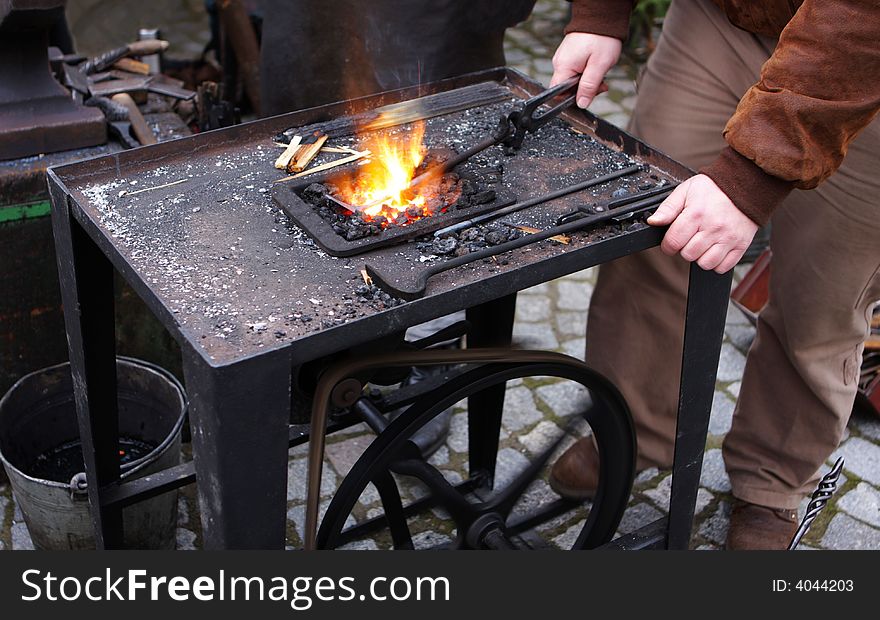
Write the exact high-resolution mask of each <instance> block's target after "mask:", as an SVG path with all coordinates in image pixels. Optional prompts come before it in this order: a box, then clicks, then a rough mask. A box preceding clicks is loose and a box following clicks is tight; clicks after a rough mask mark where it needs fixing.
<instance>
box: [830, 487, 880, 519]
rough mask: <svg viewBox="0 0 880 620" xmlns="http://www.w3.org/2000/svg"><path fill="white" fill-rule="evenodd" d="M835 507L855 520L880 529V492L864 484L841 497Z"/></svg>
mask: <svg viewBox="0 0 880 620" xmlns="http://www.w3.org/2000/svg"><path fill="white" fill-rule="evenodd" d="M837 507H838V508H840V509H841V510H844V511H845V512H848V513H849V514H850V515H852V516H853V517H855V518H856V519H859V520H861V521H864V522H865V523H867V524H869V525H872V526H874V527H877V528H880V492H878V491H877V489H875V488H873V487H871V486H870V485H868V484H865V483H864V482H860V483H859V484H858V486H856V488H855V489H853V490H852V491H850V492H849V493H847V494H846V495H844V496H843V497H841V498H840V499H839V500H838V501H837Z"/></svg>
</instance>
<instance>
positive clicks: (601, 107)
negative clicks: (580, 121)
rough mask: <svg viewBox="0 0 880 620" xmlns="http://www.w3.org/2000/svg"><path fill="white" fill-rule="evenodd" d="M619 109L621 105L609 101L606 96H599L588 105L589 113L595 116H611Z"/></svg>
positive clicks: (611, 100)
mask: <svg viewBox="0 0 880 620" xmlns="http://www.w3.org/2000/svg"><path fill="white" fill-rule="evenodd" d="M620 109H621V105H620V104H619V103H617V102H616V101H614V100H613V99H611V98H610V97H609V96H608V95H607V94H606V95H599V96H598V97H596V98H595V99H593V102H592V103H591V104H590V108H589V111H590V112H592V113H593V114H595V115H596V116H604V115H605V114H611V113H613V112H619V111H620Z"/></svg>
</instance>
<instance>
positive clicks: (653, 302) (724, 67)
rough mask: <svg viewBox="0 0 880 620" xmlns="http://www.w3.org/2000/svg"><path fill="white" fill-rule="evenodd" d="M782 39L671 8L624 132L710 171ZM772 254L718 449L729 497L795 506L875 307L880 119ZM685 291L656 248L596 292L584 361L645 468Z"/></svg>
mask: <svg viewBox="0 0 880 620" xmlns="http://www.w3.org/2000/svg"><path fill="white" fill-rule="evenodd" d="M774 44H775V41H773V40H770V39H765V38H761V37H757V36H755V35H751V34H749V33H747V32H744V31H742V30H739V29H737V28H735V27H734V26H732V25H731V24H730V23H729V22H728V21H727V19H726V18H725V16H724V14H723V13H722V12H721V11H720V10H719V9H718V8H717V7H716V6H715V5H714V4H712V3H711V2H709V0H677V1H676V2H674V3H673V5H672V8H671V10H670V12H669V15H668V17H667V19H666V23H665V25H664V28H663V36H662V38H661V40H660V43H659V45H658V48H657V50H656V52H655V53H654V54H653V56H652V57H651V59H650V61H649V62H648V65H647V68H646V70H645V73H644V75H643V76H642V79H641V82H640V87H639V98H638V104H637V106H636V110H635V113H634V117H633V120H632V123H631V127H630V128H631V130H632V131H633V133H635V134H636V135H637V136H639V137H641V138H642V139H644V140H645V141H646V142H647V143H649V144H651V145H653V146H656V147H657V148H659V149H660V150H662V151H664V152H666V153H668V154H669V155H670V156H672V157H674V158H676V159H678V160H680V161H682V162H683V163H685V164H687V165H689V166H690V167H692V168H695V169H696V168H699V167H701V166H703V165H705V164H707V163H709V162H710V161H711V160H712V159H713V158H714V157H715V155H716V154H717V153H718V152H719V151H720V150H721V148H722V147H723V145H724V141H723V138H722V136H721V131H722V129H723V127H724V124H725V122H726V121H727V119H728V118H730V116H731V115H732V114H733V111H734V109H735V108H736V105H737V102H738V101H739V99H740V97H741V96H742V95H743V93H745V91H746V90H747V89H748V88H749V86H751V85H752V84H753V83H754V82H755V81H756V80H757V77H758V74H759V71H760V67H761V65H762V64H763V63H764V62H765V61H766V60H767V58H768V56H769V55H770V53H771V52H772V50H773V46H774ZM770 244H771V248H772V250H773V266H772V277H771V285H770V301H769V304H768V305H767V307H766V309H765V310H764V311H763V312H762V314H761V317H760V319H759V321H758V329H757V338H756V339H755V342H754V344H753V345H752V348H751V350H750V351H749V355H748V359H747V363H746V369H745V376H744V378H743V382H742V388H741V391H740V397H739V402H738V404H737V408H736V412H735V414H734V418H733V427H732V429H731V431H730V432H729V433H728V435H727V437H726V439H725V441H724V445H723V454H724V460H725V463H726V466H727V471H728V473H729V475H730V480H731V484H732V487H733V494H734V495H735V496H737V497H739V498H740V499H743V500H745V501H748V502H752V503H756V504H761V505H765V506H771V507H775V508H796V507H797V505H798V503H799V501H800V500H801V498H802V497H803V494H804V493H807V492H809V491H810V490H812V488H813V486H814V485H815V481H816V479H817V471H818V469H819V468H820V467H821V465H822V463H823V462H824V461H825V460H826V459H827V458H828V456H829V455H830V454H831V453H832V452H833V451H834V450H835V448H836V447H837V445H838V443H839V441H840V438H841V435H842V433H843V430H844V427H845V425H846V422H847V419H848V417H849V414H850V410H851V408H852V404H853V399H854V398H855V392H856V380H857V375H858V370H859V363H860V356H861V352H862V343H863V341H864V339H865V337H866V335H867V333H868V329H869V323H868V321H869V319H868V315H869V312H870V310H871V307H872V305H873V302H874V301H876V300H877V299H878V298H880V123H878V122H874V123H873V124H872V125H871V126H870V127H868V129H866V130H865V131H864V132H863V133H862V134H861V135H860V136H859V137H858V138H857V139H856V140H855V142H854V143H853V144H852V146H851V147H850V150H849V153H848V155H847V157H846V160H845V161H844V164H843V166H842V167H841V168H840V170H839V171H838V172H837V173H836V174H835V175H834V176H833V177H832V178H831V179H829V180H828V181H827V182H825V183H824V184H822V185H821V186H820V187H819V188H818V189H816V190H813V191H796V192H794V193H793V194H792V195H791V196H790V197H789V198H788V199H787V200H786V201H785V203H784V204H783V205H782V206H781V207H780V208H779V209H778V210H777V211H776V212H775V214H774V215H773V219H772V235H771V242H770ZM686 293H687V263H685V262H684V261H683V260H681V259H679V258H674V259H672V258H669V257H667V256H665V255H663V254H662V253H661V252H660V251H659V249H655V250H652V251H649V252H643V253H641V254H638V255H634V256H630V257H627V258H624V259H621V260H618V261H615V262H614V263H611V264H608V265H605V266H603V268H602V269H601V270H600V274H599V281H598V283H597V286H596V290H595V293H594V295H593V299H592V305H591V307H590V315H589V321H588V327H587V361H588V363H590V364H591V365H592V366H593V367H595V368H596V369H597V370H599V371H601V372H603V373H605V374H606V375H607V376H608V377H610V378H611V379H612V380H613V381H614V382H615V383H617V385H618V386H619V387H620V388H621V390H622V392H623V394H624V396H625V397H626V399H627V401H628V402H629V404H630V407H631V408H632V411H633V415H634V417H635V420H636V427H637V432H638V438H639V464H640V467H647V466H651V465H654V466H660V467H669V466H670V465H671V463H672V445H673V439H674V428H675V413H676V407H677V400H678V379H679V372H680V368H681V357H680V355H681V339H682V332H683V317H684V312H685V300H686Z"/></svg>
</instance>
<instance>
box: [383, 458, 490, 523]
mask: <svg viewBox="0 0 880 620" xmlns="http://www.w3.org/2000/svg"><path fill="white" fill-rule="evenodd" d="M391 470H392V471H394V472H396V473H399V474H404V475H406V476H412V477H414V478H417V479H418V480H421V481H422V482H423V483H424V484H425V485H426V486H427V487H428V489H430V491H431V493H433V494H434V497H435V498H436V499H437V502H438V503H439V504H440V505H441V506H442V507H443V508H445V509H446V511H447V512H448V513H449V514H450V515H451V516H452V518H453V520H454V521H455V523H456V525H458V526H459V527H466V526H467V525H468V524H469V523H470V522H471V521H473V519H474V517H475V516H477V515H478V514H479V512H478V511H477V508H476V507H475V506H474V505H473V504H471V503H470V502H469V501H467V499H465V498H464V496H463V495H462V494H461V493H460V492H459V491H458V489H456V488H455V487H454V486H452V485H451V484H450V483H449V481H448V480H447V479H446V478H445V477H444V476H443V474H441V473H440V472H439V471H437V469H436V468H434V467H432V466H431V465H429V464H428V463H427V462H426V461H423V460H421V459H405V460H401V461H396V462H395V463H393V464H392V465H391Z"/></svg>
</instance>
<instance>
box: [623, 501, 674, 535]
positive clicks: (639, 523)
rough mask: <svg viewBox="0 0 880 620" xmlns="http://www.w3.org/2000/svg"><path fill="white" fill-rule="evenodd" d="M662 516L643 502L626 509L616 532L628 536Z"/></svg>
mask: <svg viewBox="0 0 880 620" xmlns="http://www.w3.org/2000/svg"><path fill="white" fill-rule="evenodd" d="M662 516H663V513H661V512H660V511H659V510H657V509H656V508H654V507H653V506H651V505H650V504H647V503H644V502H643V503H640V504H636V505H634V506H630V507H629V508H627V509H626V512H625V513H623V519H621V520H620V525H619V526H618V528H617V531H618V532H619V533H620V534H629V533H630V532H634V531H636V530H637V529H639V528H640V527H644V526H646V525H648V524H649V523H653V522H654V521H656V520H657V519H659V518H660V517H662Z"/></svg>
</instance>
